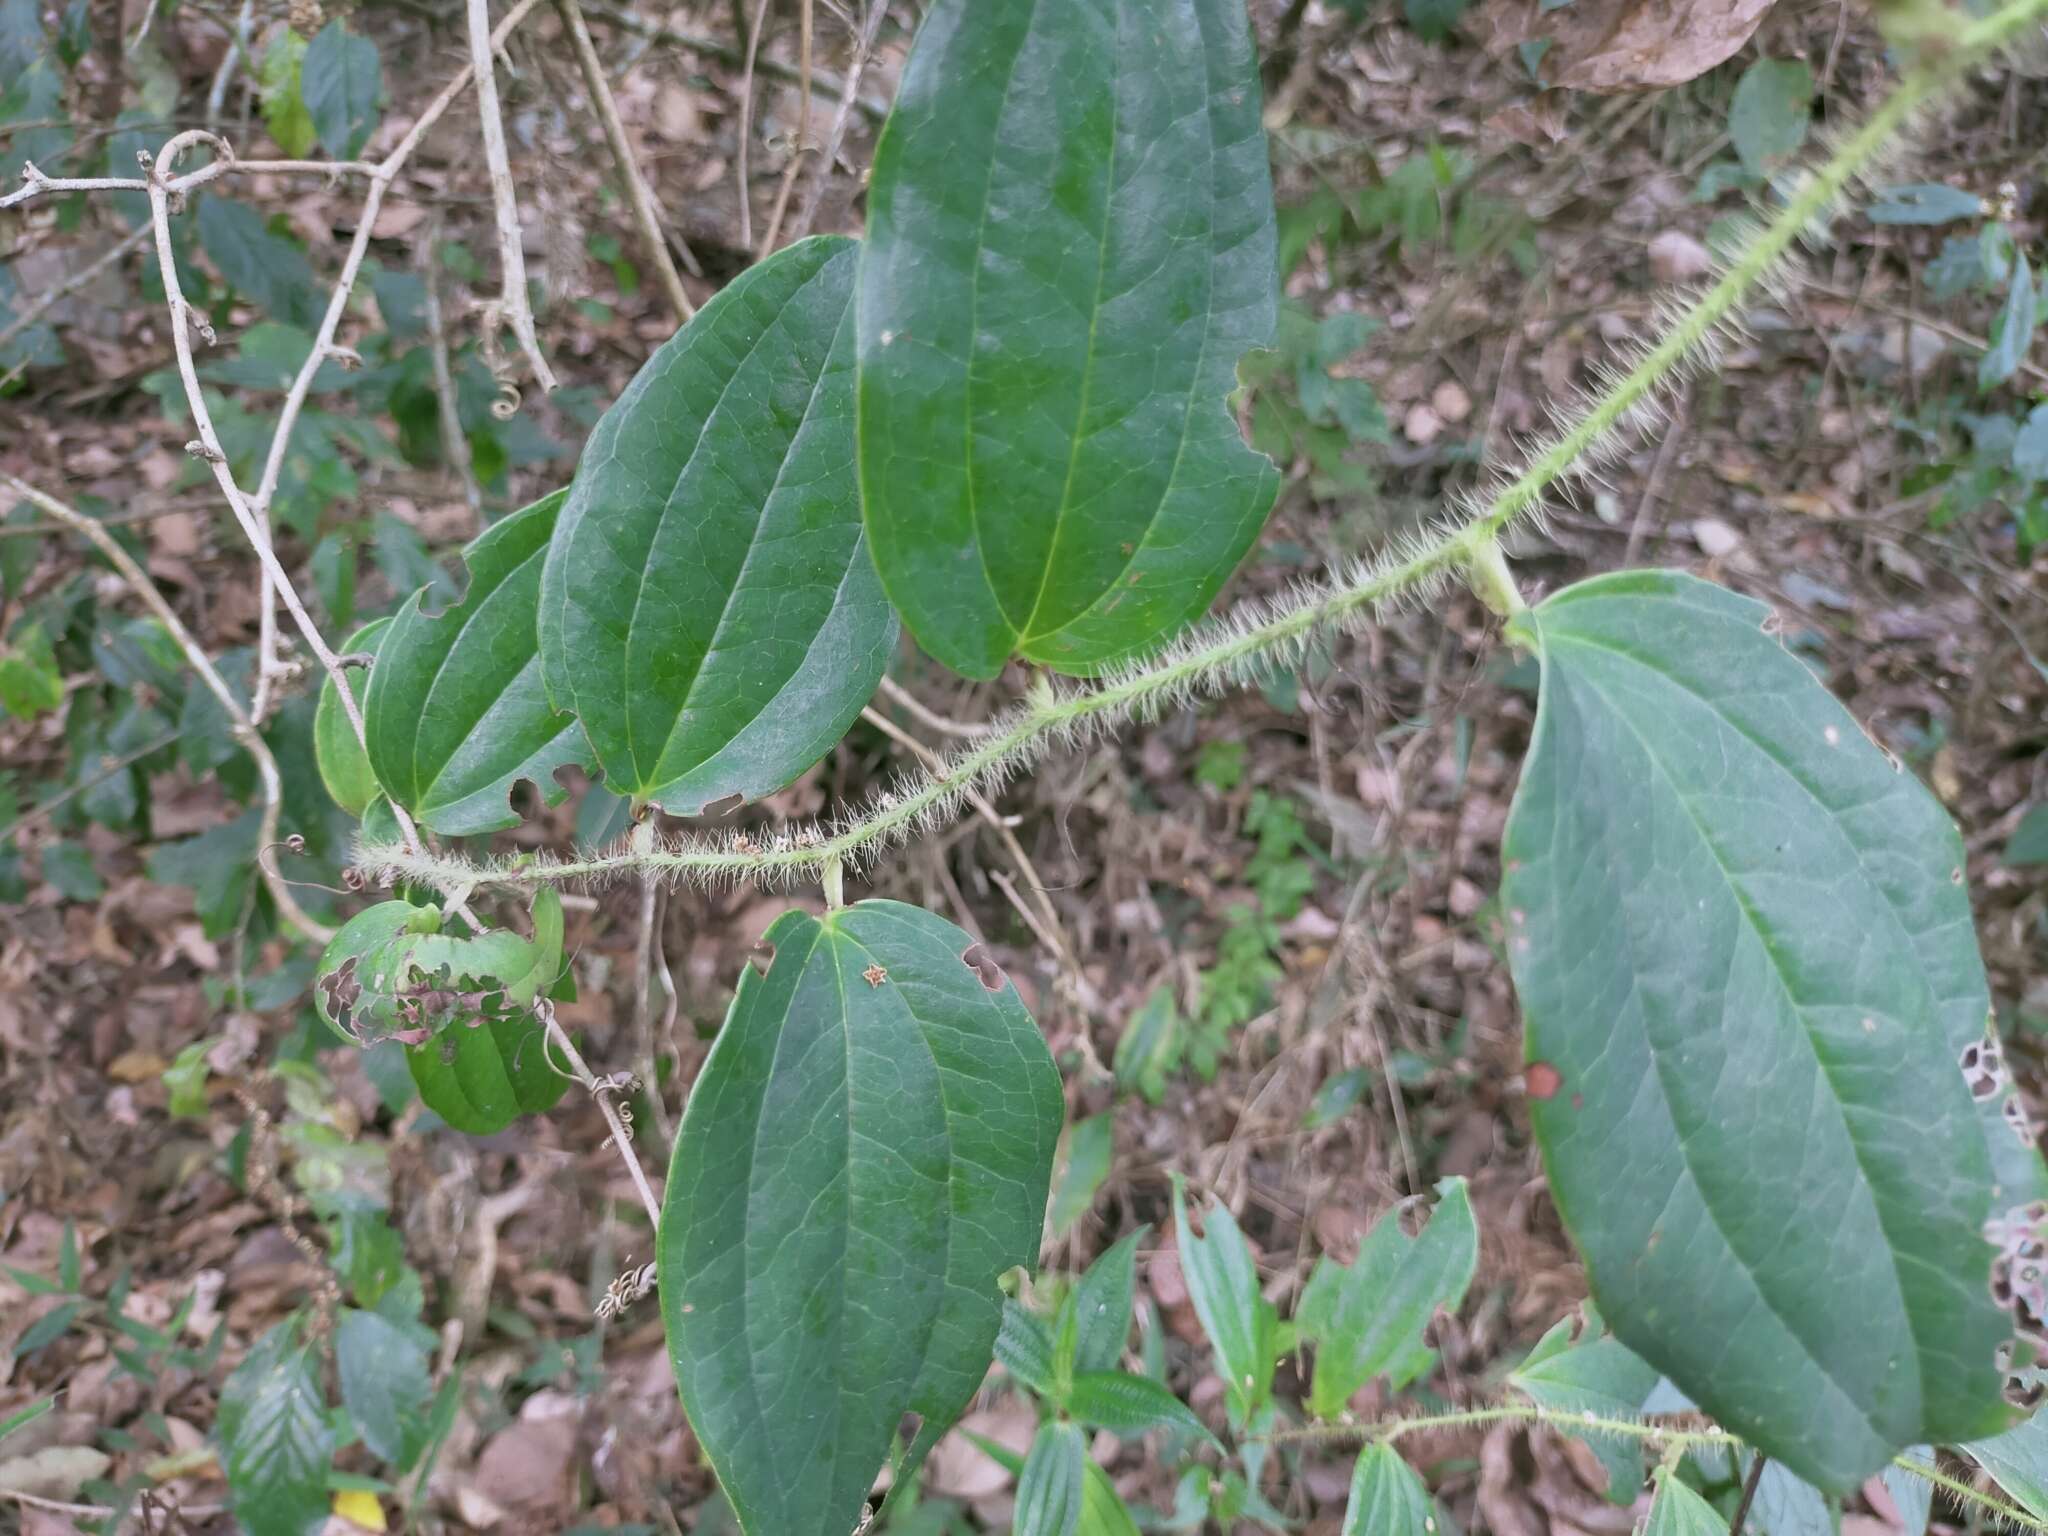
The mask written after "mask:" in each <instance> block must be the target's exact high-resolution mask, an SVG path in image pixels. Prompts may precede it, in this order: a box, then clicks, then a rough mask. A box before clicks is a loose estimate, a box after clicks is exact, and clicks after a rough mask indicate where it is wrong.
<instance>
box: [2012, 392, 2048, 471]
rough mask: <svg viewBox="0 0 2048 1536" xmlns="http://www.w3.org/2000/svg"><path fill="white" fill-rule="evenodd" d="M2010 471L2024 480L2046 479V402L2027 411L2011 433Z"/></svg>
mask: <svg viewBox="0 0 2048 1536" xmlns="http://www.w3.org/2000/svg"><path fill="white" fill-rule="evenodd" d="M2012 472H2013V473H2014V474H2016V475H2018V476H2020V477H2021V478H2022V479H2026V480H2048V402H2044V403H2043V404H2041V405H2037V406H2035V407H2034V408H2033V409H2032V410H2031V411H2029V412H2027V419H2026V421H2025V422H2024V423H2023V424H2022V425H2021V427H2020V429H2019V431H2018V432H2016V433H2015V434H2014V435H2013V440H2012Z"/></svg>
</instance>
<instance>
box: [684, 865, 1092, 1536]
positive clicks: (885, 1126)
mask: <svg viewBox="0 0 2048 1536" xmlns="http://www.w3.org/2000/svg"><path fill="white" fill-rule="evenodd" d="M767 942H768V943H769V944H770V945H772V946H773V948H774V960H773V962H772V963H771V965H770V966H769V969H768V973H767V974H766V975H765V976H763V975H761V974H760V973H759V972H757V971H754V970H753V969H751V968H749V969H746V970H743V971H742V972H741V975H740V984H739V990H738V993H737V995H736V996H735V997H734V999H733V1004H732V1011H731V1012H730V1013H729V1014H728V1015H727V1017H726V1021H725V1026H724V1028H723V1029H721V1030H720V1032H719V1034H718V1038H717V1040H716V1041H715V1042H714V1043H713V1045H712V1048H711V1054H710V1057H709V1058H708V1059H707V1060H706V1062H705V1065H704V1069H703V1072H702V1074H701V1075H700V1076H699V1078H698V1079H697V1083H696V1086H695V1088H694V1089H693V1090H692V1092H691V1095H690V1100H689V1105H688V1108H687V1109H686V1110H685V1112H684V1115H683V1123H682V1127H681V1130H680V1132H679V1134H678V1136H677V1139H676V1145H675V1155H674V1160H673V1161H672V1163H671V1164H670V1168H669V1175H668V1186H667V1192H666V1195H665V1198H664V1205H663V1213H662V1222H661V1246H660V1263H661V1269H660V1274H661V1308H662V1319H663V1321H664V1323H665V1324H666V1327H667V1333H668V1346H669V1358H670V1361H671V1363H672V1364H673V1365H674V1367H675V1372H676V1381H677V1384H678V1385H679V1386H680V1388H681V1390H682V1397H683V1406H684V1407H685V1409H687V1410H688V1413H689V1416H690V1422H691V1424H692V1426H693V1427H694V1428H695V1430H696V1432H697V1436H698V1439H699V1440H700V1441H701V1442H702V1443H703V1445H704V1448H705V1453H706V1454H707V1455H708V1456H709V1457H710V1459H711V1462H712V1465H713V1466H714V1467H715V1468H716V1469H717V1472H718V1477H719V1482H720V1484H721V1485H722V1486H723V1487H724V1489H725V1491H726V1494H727V1496H728V1497H729V1498H730V1499H731V1501H732V1505H733V1509H734V1510H735V1511H736V1512H737V1514H738V1516H739V1519H740V1523H741V1525H742V1526H743V1527H744V1528H745V1530H746V1531H747V1532H748V1533H749V1536H784V1533H787V1532H796V1531H820V1532H823V1531H841V1530H849V1531H850V1530H851V1529H853V1527H854V1525H855V1523H856V1521H857V1519H858V1517H859V1514H860V1509H861V1505H862V1501H863V1500H864V1499H865V1498H866V1495H867V1492H868V1488H869V1486H870V1485H871V1484H872V1482H873V1481H874V1477H875V1473H876V1470H877V1469H878V1468H879V1467H880V1466H881V1465H882V1462H883V1460H884V1458H885V1457H886V1456H887V1454H888V1451H889V1446H890V1441H891V1438H892V1437H893V1436H894V1434H895V1433H896V1429H897V1426H898V1423H899V1422H900V1420H901V1419H902V1416H903V1415H904V1414H905V1413H915V1414H917V1415H918V1416H919V1418H920V1420H921V1421H922V1422H921V1425H920V1428H919V1431H918V1434H917V1437H916V1439H915V1440H914V1442H913V1443H912V1445H911V1446H910V1449H909V1451H908V1453H907V1454H906V1457H905V1459H904V1463H903V1464H902V1465H900V1466H899V1467H898V1468H897V1469H896V1483H897V1486H899V1487H901V1486H904V1485H905V1483H906V1482H907V1481H908V1479H909V1477H910V1475H911V1472H912V1470H913V1469H914V1467H915V1466H916V1464H917V1463H918V1462H919V1461H921V1460H922V1458H923V1456H924V1454H925V1453H926V1452H927V1451H928V1450H929V1449H930V1447H931V1445H932V1444H933V1443H934V1442H935V1441H936V1440H937V1438H938V1437H939V1436H940V1435H941V1434H943V1433H944V1432H945V1430H946V1429H947V1428H948V1427H950V1426H951V1424H952V1423H953V1421H954V1420H955V1419H956V1418H957V1417H958V1416H959V1414H960V1412H961V1410H962V1409H963V1408H964V1407H965V1406H966V1404H967V1402H968V1400H969V1399H970V1398H971V1397H972V1396H973V1394H974V1391H975V1389H976V1388H977V1387H978V1386H979V1385H980V1384H981V1380H982V1377H983V1375H984V1374H985V1373H986V1371H987V1369H988V1363H989V1356H990V1350H991V1347H992V1345H993V1344H994V1342H995V1339H996V1335H997V1327H998V1323H999V1321H1000V1318H1001V1314H1002V1294H1001V1291H1000V1290H999V1289H998V1286H997V1277H998V1276H1000V1275H1001V1274H1002V1273H1003V1272H1004V1271H1005V1270H1007V1269H1009V1268H1011V1267H1012V1266H1015V1265H1019V1264H1027V1265H1028V1264H1030V1263H1031V1262H1032V1261H1033V1260H1034V1259H1035V1258H1036V1257H1037V1253H1038V1240H1039V1232H1040V1224H1041V1222H1042V1221H1043V1219H1044V1215H1045V1201H1046V1189H1047V1185H1048V1183H1049V1182H1050V1178H1051V1173H1052V1154H1053V1146H1054V1143H1055V1142H1056V1141H1057V1139H1058V1137H1059V1130H1060V1120H1061V1096H1060V1086H1059V1073H1058V1071H1057V1069H1056V1068H1055V1067H1054V1066H1053V1062H1052V1056H1051V1054H1050V1052H1048V1051H1047V1049H1046V1046H1045V1041H1044V1039H1043V1037H1042V1036H1041V1035H1040V1034H1039V1032H1038V1028H1037V1026H1036V1025H1034V1024H1033V1023H1032V1022H1031V1017H1030V1015H1029V1014H1027V1013H1026V1012H1025V1011H1024V1005H1023V1004H1022V1002H1020V1001H1019V1000H1018V997H1017V992H1016V988H1015V987H1014V986H1013V985H1012V984H1011V983H1009V982H1008V981H1006V980H999V981H998V983H997V985H996V986H995V987H993V988H991V987H990V986H989V984H988V982H987V981H985V980H984V979H983V976H982V974H981V973H980V972H979V971H978V970H977V969H976V968H974V967H973V966H971V965H969V964H968V963H967V961H966V960H965V958H964V956H965V954H966V953H967V951H968V950H969V949H970V948H971V947H972V944H973V940H972V939H971V938H970V937H969V935H967V934H966V933H963V932H962V931H961V930H960V929H958V928H956V927H954V926H953V925H952V924H951V923H948V922H946V921H944V920H943V919H941V918H937V917H934V916H932V915H931V914H930V913H928V912H921V911H919V910H918V909H916V908H915V907H907V906H903V905H901V904H899V903H896V902H889V901H867V902H862V903H860V904H859V905H857V906H853V907H846V908H841V909H839V910H837V911H833V912H830V913H827V914H826V915H825V917H823V918H822V919H820V918H814V917H812V916H810V915H809V914H807V913H803V912H789V913H785V914H784V915H783V916H782V917H781V918H779V919H777V921H776V922H775V924H774V925H773V926H772V927H771V928H770V929H769V930H768V934H767ZM792 1467H801V1468H803V1469H804V1475H803V1476H800V1477H798V1476H792V1475H791V1469H792Z"/></svg>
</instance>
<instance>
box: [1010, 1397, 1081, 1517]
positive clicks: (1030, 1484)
mask: <svg viewBox="0 0 2048 1536" xmlns="http://www.w3.org/2000/svg"><path fill="white" fill-rule="evenodd" d="M1087 1463H1088V1454H1087V1447H1086V1446H1084V1445H1083V1444H1082V1443H1081V1431H1080V1430H1078V1429H1076V1428H1075V1427H1074V1426H1073V1425H1071V1424H1041V1425H1039V1427H1038V1434H1037V1436H1036V1437H1035V1438H1034V1439H1033V1440H1032V1442H1031V1454H1030V1455H1028V1456H1026V1457H1025V1458H1024V1470H1023V1471H1022V1472H1021V1473H1019V1474H1018V1476H1017V1518H1016V1519H1015V1521H1013V1522H1012V1525H1011V1529H1012V1531H1013V1532H1014V1536H1074V1533H1075V1532H1076V1531H1077V1530H1078V1529H1079V1528H1080V1524H1081V1507H1082V1505H1083V1503H1085V1502H1086V1499H1087V1494H1086V1491H1085V1487H1084V1485H1085V1482H1086V1474H1085V1471H1084V1469H1085V1468H1086V1466H1087Z"/></svg>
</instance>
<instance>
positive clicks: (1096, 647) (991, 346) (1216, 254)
mask: <svg viewBox="0 0 2048 1536" xmlns="http://www.w3.org/2000/svg"><path fill="white" fill-rule="evenodd" d="M1275 252H1276V242H1275V236H1274V219H1273V192H1272V187H1271V184H1270V178H1269V174H1268V171H1267V165H1266V136H1265V133H1264V131H1263V130H1262V128H1261V126H1260V122H1259V77H1258V69H1257V61H1256V59H1255V57H1254V54H1253V51H1252V46H1251V39H1250V35H1249V31H1248V28H1247V24H1246V16H1245V5H1244V0H1028V3H1021V4H1008V5H994V4H988V3H985V0H941V3H939V4H937V5H934V6H933V7H932V8H931V10H930V12H929V13H928V14H927V16H926V18H925V23H924V27H923V29H922V31H920V33H919V34H918V39H917V44H916V46H915V47H914V48H913V49H912V51H911V56H910V63H909V65H908V67H907V68H906V70H905V73H904V77H903V84H902V86H901V87H900V88H899V89H898V91H897V96H896V110H895V112H894V113H893V114H892V115H891V117H890V119H889V125H888V127H887V128H886V129H885V130H884V132H883V135H882V139H881V142H880V144H879V145H877V147H876V150H875V168H874V176H873V179H872V181H871V183H870V186H869V193H868V233H867V240H866V245H865V249H864V251H863V253H862V257H861V275H860V305H859V309H860V477H861V488H862V493H863V497H864V500H865V507H866V516H867V527H868V536H869V538H870V539H871V540H872V541H873V543H874V549H875V563H876V565H877V566H878V567H879V569H880V570H881V573H882V581H883V584H884V585H885V586H886V587H887V588H888V589H889V596H890V598H891V599H892V600H893V601H894V602H895V604H896V607H897V609H898V611H899V612H901V613H902V615H903V618H904V622H905V623H906V624H908V625H909V627H910V632H911V633H912V634H913V635H915V636H916V637H917V640H918V643H919V644H920V645H922V646H923V647H924V648H925V649H926V650H928V651H930V652H931V653H932V655H934V656H936V657H937V658H938V659H939V660H940V661H943V662H944V663H945V664H946V665H947V666H949V667H952V668H954V669H955V670H956V671H959V672H964V673H966V674H967V675H968V676H970V677H993V676H995V674H996V672H997V671H998V670H999V669H1000V668H1001V666H1002V665H1003V662H1004V661H1005V660H1006V659H1007V658H1008V657H1009V656H1011V655H1012V654H1013V653H1014V654H1018V655H1022V656H1026V657H1029V658H1031V659H1032V660H1035V661H1040V662H1043V663H1045V664H1046V665H1048V666H1050V667H1053V668H1056V669H1058V670H1060V671H1066V672H1089V671H1094V670H1098V669H1100V668H1101V667H1103V666H1104V665H1106V664H1108V663H1111V662H1114V661H1115V660H1117V659H1118V658H1120V657H1124V656H1128V655H1130V654H1131V653H1132V652H1134V651H1137V650H1141V649H1143V648H1144V647H1146V646H1147V645H1149V644H1151V643H1153V642H1155V641H1157V640H1159V639H1160V638H1161V637H1162V636H1164V635H1166V634H1167V633H1169V632H1170V631H1172V630H1173V629H1175V628H1176V627H1178V626H1179V625H1181V624H1183V623H1185V622H1186V621H1187V620H1189V619H1190V618H1193V617H1194V616H1196V615H1197V614H1199V613H1200V612H1201V611H1202V610H1203V609H1204V608H1206V607H1207V606H1208V604H1209V602H1210V600H1211V599H1212V598H1214V597H1215V595H1216V592H1217V589H1218V588H1219V587H1221V586H1222V584H1223V581H1224V579H1225V578H1226V577H1228V576H1229V574H1230V572H1231V571H1232V570H1233V569H1234V568H1235V567H1236V565H1237V563H1238V561H1239V560H1241V559H1242V558H1243V557H1244V554H1245V551H1246V550H1247V549H1249V548H1250V547H1251V543H1252V540H1253V539H1254V538H1255V537H1256V536H1257V534H1258V531H1259V528H1260V526H1261V525H1262V524H1263V523H1264V522H1265V519H1266V514H1267V513H1268V512H1269V511H1270V510H1271V509H1272V505H1273V497H1274V495H1275V493H1276V491H1277V490H1278V486H1279V477H1278V474H1277V473H1276V471H1275V470H1274V468H1273V466H1272V465H1271V464H1270V463H1269V462H1268V461H1267V460H1266V459H1265V458H1264V457H1263V456H1261V455H1259V454H1257V453H1254V452H1253V451H1252V450H1251V449H1249V448H1247V447H1246V446H1245V445H1244V443H1243V441H1242V439H1241V438H1240V436H1239V434H1238V430H1237V426H1236V423H1235V421H1234V420H1233V418H1232V415H1231V411H1230V408H1229V406H1228V404H1227V397H1228V396H1229V394H1230V393H1231V391H1232V389H1233V387H1234V385H1235V380H1236V369H1237V363H1238V359H1239V358H1241V357H1242V356H1243V355H1244V354H1245V353H1246V352H1248V351H1250V350H1253V349H1255V348H1260V347H1267V346H1271V345H1272V343H1273V339H1274V332H1275V324H1276V293H1277V281H1276V256H1275Z"/></svg>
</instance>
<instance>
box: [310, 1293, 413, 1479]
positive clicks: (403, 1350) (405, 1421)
mask: <svg viewBox="0 0 2048 1536" xmlns="http://www.w3.org/2000/svg"><path fill="white" fill-rule="evenodd" d="M334 1363H335V1368H336V1372H337V1374H338V1375H339V1376H340V1378H341V1404H342V1406H343V1407H344V1408H346V1409H348V1416H349V1418H350V1419H351V1420H353V1421H354V1423H355V1426H356V1429H357V1430H358V1431H359V1432H360V1433H361V1435H362V1437H363V1444H365V1445H367V1446H368V1447H369V1448H370V1449H371V1450H372V1451H374V1452H375V1453H376V1454H377V1455H379V1456H381V1457H383V1458H384V1460H386V1461H387V1462H389V1463H390V1464H391V1465H392V1466H393V1467H394V1468H396V1469H397V1470H398V1471H400V1472H404V1471H407V1470H409V1469H410V1468H411V1467H412V1464H413V1462H414V1461H415V1460H416V1459H417V1458H418V1456H419V1454H420V1452H421V1451H422V1450H423V1449H424V1448H425V1447H426V1443H427V1407H428V1404H429V1402H430V1400H431V1399H432V1398H433V1395H434V1384H433V1381H432V1380H431V1379H430V1378H429V1376H428V1375H427V1354H426V1351H425V1350H423V1349H422V1348H420V1346H419V1344H418V1343H417V1342H416V1341H415V1340H414V1339H413V1337H412V1335H411V1334H409V1333H407V1332H406V1331H405V1330H404V1329H403V1328H401V1327H399V1326H398V1324H396V1323H394V1322H392V1321H391V1320H390V1319H388V1318H385V1317H382V1316H380V1315H378V1314H377V1313H375V1312H359V1311H357V1310H355V1309H354V1308H349V1309H347V1310H345V1311H343V1313H342V1314H341V1321H340V1322H339V1323H338V1324H337V1325H336V1327H335V1330H334Z"/></svg>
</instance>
